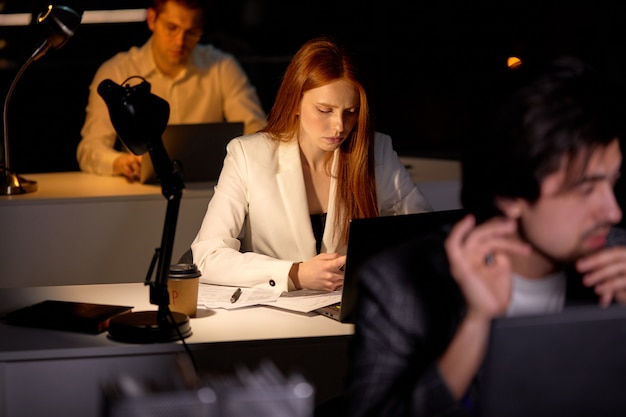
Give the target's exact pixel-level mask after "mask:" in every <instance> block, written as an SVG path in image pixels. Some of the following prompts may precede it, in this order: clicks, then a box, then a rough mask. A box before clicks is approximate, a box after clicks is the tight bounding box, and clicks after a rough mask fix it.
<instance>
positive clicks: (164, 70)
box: [76, 0, 266, 181]
mask: <svg viewBox="0 0 626 417" xmlns="http://www.w3.org/2000/svg"><path fill="white" fill-rule="evenodd" d="M205 16H206V2H204V1H202V0H154V1H153V5H152V7H150V8H148V10H147V16H146V21H147V24H148V27H149V29H150V30H151V31H152V36H151V37H150V39H149V40H148V41H147V42H146V43H145V44H144V45H143V46H141V47H132V48H131V49H130V50H128V51H126V52H120V53H118V54H116V55H115V56H114V57H112V58H111V59H109V60H107V61H105V62H104V63H103V64H102V65H101V66H100V68H99V69H98V70H97V72H96V74H95V76H94V79H93V81H92V83H91V86H90V87H89V90H90V91H89V101H88V103H87V109H86V113H87V114H86V118H85V124H84V125H83V128H82V130H81V136H82V139H81V141H80V143H79V144H78V148H77V152H76V156H77V160H78V164H79V166H80V169H81V170H82V171H85V172H90V173H94V174H99V175H123V176H125V177H126V178H128V179H129V180H130V181H135V180H137V179H138V178H139V173H140V171H141V165H140V164H141V161H140V158H139V157H138V156H137V155H134V154H131V153H129V152H124V151H118V150H116V149H115V148H114V146H115V142H116V139H117V134H116V132H115V129H114V128H113V125H112V124H111V120H110V118H109V112H108V109H107V107H106V104H105V102H104V100H103V99H102V98H101V97H100V96H99V95H98V93H97V89H98V85H99V84H100V82H102V81H103V80H105V79H110V80H112V81H113V82H115V83H117V84H126V83H128V84H130V85H135V84H137V83H139V82H141V81H142V80H141V78H143V79H144V80H146V81H147V82H149V83H150V85H151V90H150V91H151V92H152V93H153V94H155V95H157V96H159V97H161V98H163V99H165V100H166V101H167V102H168V103H169V105H170V117H169V121H168V123H169V124H187V123H206V122H220V121H223V120H226V121H232V122H243V123H244V133H253V132H256V131H257V130H259V129H261V128H263V127H264V126H265V124H266V121H265V112H264V110H263V108H262V106H261V101H260V100H259V97H258V95H257V93H256V89H255V88H254V86H253V85H252V84H251V83H250V81H249V79H248V77H247V75H246V74H245V72H244V70H243V69H242V68H241V66H240V65H239V63H238V62H237V61H236V59H235V58H234V57H233V56H232V55H230V54H227V53H225V52H222V51H220V50H219V49H217V48H215V47H214V46H212V45H200V44H199V43H198V42H199V41H200V38H201V36H202V34H203V26H204V18H205ZM131 77H140V78H137V79H130V78H131Z"/></svg>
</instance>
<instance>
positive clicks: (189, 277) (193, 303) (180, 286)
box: [167, 264, 201, 317]
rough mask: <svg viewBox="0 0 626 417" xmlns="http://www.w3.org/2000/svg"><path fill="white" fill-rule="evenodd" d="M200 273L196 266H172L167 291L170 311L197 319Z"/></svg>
mask: <svg viewBox="0 0 626 417" xmlns="http://www.w3.org/2000/svg"><path fill="white" fill-rule="evenodd" d="M200 275H201V274H200V271H199V270H198V267H197V266H196V265H195V264H175V265H170V271H169V277H168V280H167V291H168V293H169V296H170V310H171V311H176V312H178V313H183V314H186V315H188V316H189V317H195V316H196V314H197V313H198V286H199V285H200Z"/></svg>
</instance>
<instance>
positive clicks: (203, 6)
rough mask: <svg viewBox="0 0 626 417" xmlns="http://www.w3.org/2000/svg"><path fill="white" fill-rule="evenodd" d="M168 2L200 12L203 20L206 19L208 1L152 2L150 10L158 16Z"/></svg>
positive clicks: (159, 0)
mask: <svg viewBox="0 0 626 417" xmlns="http://www.w3.org/2000/svg"><path fill="white" fill-rule="evenodd" d="M169 2H172V3H177V4H179V5H181V6H183V7H185V8H187V9H199V10H202V13H203V17H204V19H206V17H207V16H206V15H207V12H208V8H209V1H208V0H152V8H154V10H156V12H157V14H159V13H161V11H162V10H163V8H164V7H165V4H166V3H169Z"/></svg>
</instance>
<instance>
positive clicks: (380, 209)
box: [191, 37, 431, 291]
mask: <svg viewBox="0 0 626 417" xmlns="http://www.w3.org/2000/svg"><path fill="white" fill-rule="evenodd" d="M430 210H431V206H430V204H429V203H428V201H427V200H426V199H425V198H424V196H423V195H422V193H421V192H420V190H419V189H418V187H417V186H416V185H415V184H414V183H413V181H412V180H411V177H410V175H409V173H408V172H407V170H406V169H405V167H404V166H403V165H402V163H401V162H400V160H399V159H398V156H397V154H396V152H395V151H394V149H393V147H392V143H391V138H390V137H389V136H387V135H384V134H382V133H379V132H375V131H374V129H373V127H372V121H371V114H370V107H369V105H368V99H367V95H366V91H365V87H364V82H363V80H362V78H361V75H360V72H359V70H358V68H357V67H356V65H355V61H354V60H353V58H352V57H351V55H350V54H349V53H348V51H347V50H346V49H345V48H344V47H342V46H341V45H339V44H338V43H336V42H335V41H334V40H332V39H330V38H327V37H321V38H315V39H312V40H310V41H308V42H306V43H305V44H304V45H303V46H302V47H301V48H300V49H299V50H298V51H297V53H296V54H295V55H294V57H293V58H292V60H291V62H290V63H289V65H288V67H287V70H286V72H285V74H284V77H283V80H282V83H281V85H280V87H279V89H278V93H277V95H276V101H275V103H274V106H273V108H272V109H271V111H270V114H269V116H268V124H267V126H266V127H265V128H264V129H263V130H261V131H259V132H258V133H255V134H252V135H246V136H242V137H238V138H235V139H233V140H232V141H231V142H230V143H229V145H228V147H227V156H226V158H225V160H224V166H223V168H222V172H221V174H220V178H219V181H218V183H217V185H216V187H215V193H214V195H213V197H212V198H211V201H210V202H209V205H208V209H207V212H206V215H205V217H204V220H203V222H202V225H201V227H200V230H199V232H198V235H197V236H196V238H195V239H194V241H193V243H192V245H191V249H192V253H193V260H194V262H195V263H196V264H197V265H198V267H199V269H200V270H201V271H202V278H201V279H202V281H203V282H206V283H211V284H219V285H232V286H242V287H265V288H271V289H279V290H282V291H289V290H295V289H316V290H327V291H333V290H337V289H340V288H341V287H342V285H343V265H344V264H345V263H346V259H345V258H346V256H345V253H346V246H347V234H348V226H349V221H350V219H353V218H362V217H373V216H384V215H395V214H408V213H418V212H423V211H430Z"/></svg>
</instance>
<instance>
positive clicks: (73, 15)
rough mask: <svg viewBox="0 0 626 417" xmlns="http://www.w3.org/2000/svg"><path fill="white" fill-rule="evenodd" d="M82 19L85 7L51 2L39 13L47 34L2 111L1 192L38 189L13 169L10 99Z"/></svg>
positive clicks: (8, 96)
mask: <svg viewBox="0 0 626 417" xmlns="http://www.w3.org/2000/svg"><path fill="white" fill-rule="evenodd" d="M81 19H82V11H81V12H80V13H79V12H77V11H75V10H74V9H71V8H69V7H67V6H52V5H49V6H48V9H47V10H46V11H44V12H42V13H40V14H39V16H37V23H38V24H40V25H42V29H43V34H44V36H43V38H42V39H41V41H40V42H39V44H38V45H37V48H36V49H35V51H34V52H33V53H32V54H31V55H30V57H29V58H28V59H27V60H26V62H25V63H24V65H22V68H20V70H19V71H18V73H17V75H16V76H15V79H14V80H13V82H12V83H11V86H10V87H9V91H8V93H7V95H6V98H5V100H4V111H3V112H2V116H3V122H4V144H3V151H4V159H3V164H4V165H3V166H0V195H12V194H24V193H30V192H33V191H37V182H35V181H31V180H27V179H24V178H22V177H20V176H18V175H17V174H15V173H14V172H13V171H12V170H11V163H10V162H11V161H10V158H9V127H8V123H7V121H8V111H7V109H8V108H9V100H10V99H11V96H12V95H13V90H14V89H15V86H16V84H17V81H18V80H19V79H20V78H21V76H22V74H23V73H24V71H25V70H26V68H28V67H29V66H30V64H32V63H33V62H35V61H37V60H38V59H39V58H41V57H42V56H44V55H45V54H46V53H47V52H48V51H49V50H50V49H52V48H54V49H59V48H61V47H62V46H63V45H65V43H66V42H67V41H68V39H69V38H70V37H72V35H74V31H75V30H76V28H77V27H78V25H79V24H80V21H81Z"/></svg>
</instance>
